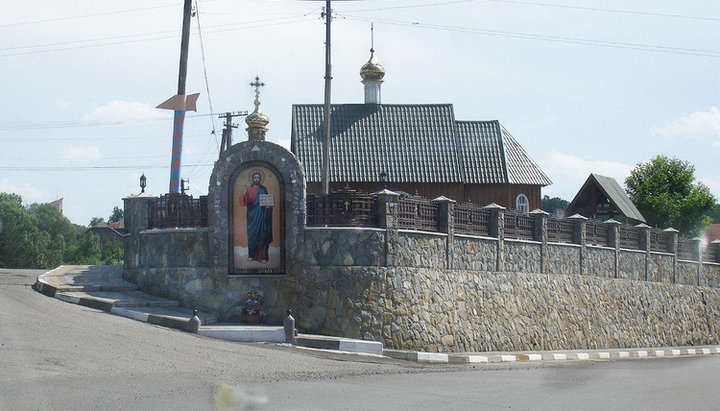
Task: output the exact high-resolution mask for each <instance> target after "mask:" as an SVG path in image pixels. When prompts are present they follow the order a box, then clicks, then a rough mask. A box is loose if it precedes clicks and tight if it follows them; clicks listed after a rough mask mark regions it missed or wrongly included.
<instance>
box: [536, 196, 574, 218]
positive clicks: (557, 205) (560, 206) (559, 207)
mask: <svg viewBox="0 0 720 411" xmlns="http://www.w3.org/2000/svg"><path fill="white" fill-rule="evenodd" d="M569 205H570V202H569V201H567V200H563V199H562V198H560V197H553V198H550V196H548V195H544V196H543V198H542V201H541V205H540V209H542V210H543V211H547V212H548V213H550V215H554V216H561V215H564V214H565V209H567V207H568V206H569Z"/></svg>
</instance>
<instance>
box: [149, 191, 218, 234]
mask: <svg viewBox="0 0 720 411" xmlns="http://www.w3.org/2000/svg"><path fill="white" fill-rule="evenodd" d="M148 211H149V213H148V214H149V215H148V217H149V221H148V228H174V227H207V225H208V222H207V216H208V208H207V196H200V197H199V198H193V197H192V196H190V195H186V194H178V193H171V194H165V195H163V196H160V197H158V198H156V199H154V201H151V202H150V205H149V210H148Z"/></svg>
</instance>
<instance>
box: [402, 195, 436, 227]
mask: <svg viewBox="0 0 720 411" xmlns="http://www.w3.org/2000/svg"><path fill="white" fill-rule="evenodd" d="M398 228H404V229H411V230H424V231H437V230H438V205H437V203H434V202H432V201H430V200H426V199H424V198H415V197H408V198H401V199H400V200H399V201H398Z"/></svg>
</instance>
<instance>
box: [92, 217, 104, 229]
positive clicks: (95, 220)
mask: <svg viewBox="0 0 720 411" xmlns="http://www.w3.org/2000/svg"><path fill="white" fill-rule="evenodd" d="M103 221H105V219H104V218H102V217H93V218H92V219H91V220H90V227H95V226H96V225H98V224H100V223H102V222H103Z"/></svg>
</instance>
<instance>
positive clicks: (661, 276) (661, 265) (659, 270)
mask: <svg viewBox="0 0 720 411" xmlns="http://www.w3.org/2000/svg"><path fill="white" fill-rule="evenodd" d="M673 260H674V257H673V255H672V254H660V253H650V258H648V281H656V282H662V283H672V282H673Z"/></svg>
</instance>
